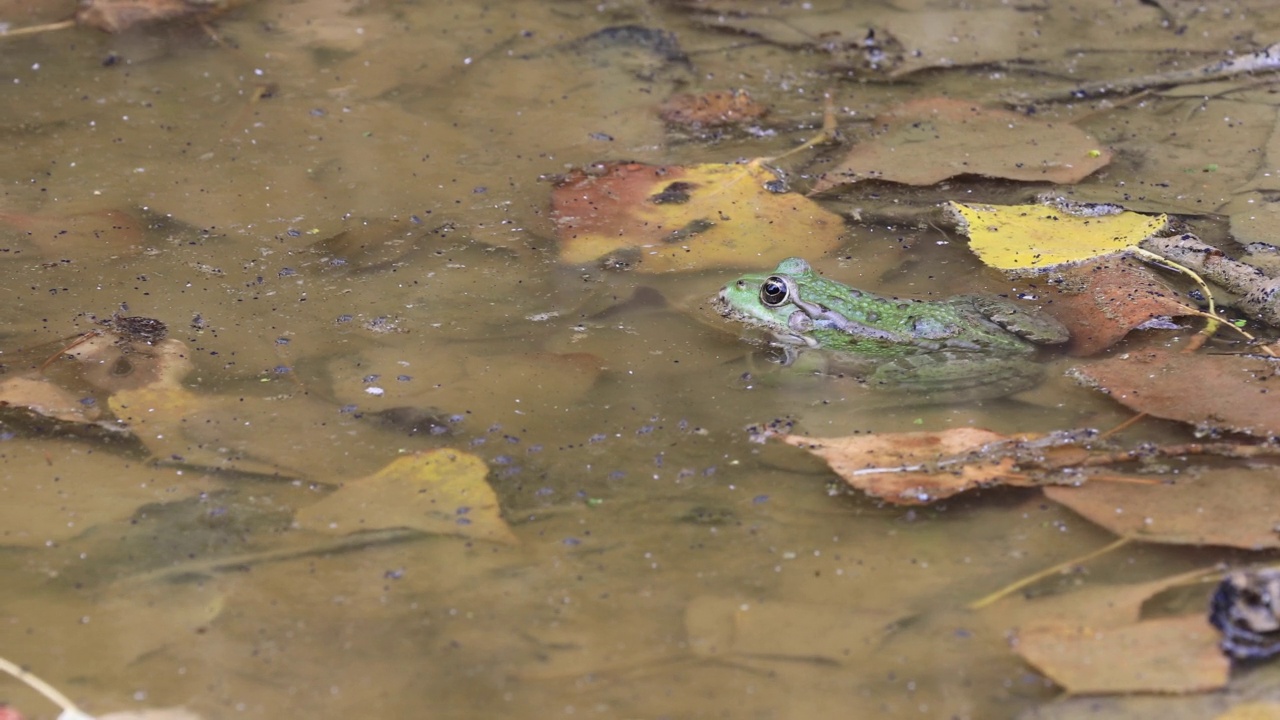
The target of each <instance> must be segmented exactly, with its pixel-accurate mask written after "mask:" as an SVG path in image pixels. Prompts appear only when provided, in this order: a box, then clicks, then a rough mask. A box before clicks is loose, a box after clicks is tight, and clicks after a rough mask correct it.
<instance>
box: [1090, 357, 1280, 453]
mask: <svg viewBox="0 0 1280 720" xmlns="http://www.w3.org/2000/svg"><path fill="white" fill-rule="evenodd" d="M1278 370H1280V367H1278V366H1277V365H1276V363H1275V361H1274V360H1268V359H1265V358H1261V357H1246V356H1243V355H1210V354H1207V353H1203V352H1200V353H1182V352H1177V351H1176V350H1172V349H1170V348H1166V347H1150V348H1143V349H1141V350H1134V351H1132V352H1128V353H1125V354H1123V355H1116V356H1114V357H1109V358H1107V359H1105V360H1100V361H1098V362H1094V363H1090V364H1088V365H1083V366H1081V367H1078V368H1076V369H1075V370H1074V373H1075V375H1076V376H1077V378H1078V379H1080V380H1081V381H1082V382H1084V383H1086V384H1088V385H1091V386H1093V387H1095V388H1097V389H1099V390H1101V391H1103V392H1105V393H1107V394H1108V395H1110V396H1111V397H1112V398H1113V399H1114V400H1116V401H1117V402H1119V403H1121V404H1122V405H1124V406H1125V407H1128V408H1130V409H1132V410H1134V411H1136V412H1144V413H1147V414H1149V415H1154V416H1155V417H1159V418H1165V419H1168V420H1179V421H1181V422H1185V423H1190V424H1193V425H1196V426H1199V427H1206V428H1212V429H1216V430H1230V431H1233V432H1243V433H1249V434H1251V435H1258V436H1266V437H1274V436H1277V435H1280V402H1277V401H1276V399H1275V398H1273V397H1272V396H1271V390H1273V389H1275V388H1276V387H1280V386H1277V385H1276V382H1275V381H1274V378H1275V377H1276V374H1277V371H1278Z"/></svg>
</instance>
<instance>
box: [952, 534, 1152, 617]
mask: <svg viewBox="0 0 1280 720" xmlns="http://www.w3.org/2000/svg"><path fill="white" fill-rule="evenodd" d="M1130 542H1132V541H1131V540H1130V539H1129V538H1127V537H1122V538H1120V539H1119V540H1116V541H1115V542H1113V543H1111V544H1110V545H1107V546H1106V547H1102V548H1099V549H1097V550H1094V551H1093V552H1091V553H1088V554H1086V555H1082V556H1080V557H1078V558H1072V559H1071V560H1067V561H1066V562H1061V563H1058V564H1057V565H1054V566H1053V567H1050V568H1045V569H1044V570H1041V571H1040V572H1038V573H1035V574H1033V575H1028V576H1027V577H1024V578H1022V579H1021V580H1018V581H1017V582H1014V583H1010V584H1009V585H1005V586H1004V587H1002V588H1000V589H999V590H997V591H995V592H993V593H991V594H990V595H988V596H986V597H984V598H979V599H978V600H975V601H973V602H971V603H969V605H968V609H970V610H981V609H982V608H984V607H986V606H988V605H991V604H992V603H994V602H996V601H997V600H1001V599H1003V598H1004V597H1005V596H1007V595H1011V594H1013V593H1015V592H1017V591H1019V590H1021V589H1022V588H1024V587H1027V586H1028V585H1031V584H1033V583H1036V582H1039V581H1040V580H1042V579H1044V578H1046V577H1049V576H1050V575H1056V574H1058V573H1060V572H1062V571H1063V570H1066V569H1067V568H1070V567H1074V566H1076V565H1080V564H1082V563H1086V562H1088V561H1090V560H1092V559H1094V558H1096V557H1100V556H1102V555H1106V554H1107V553H1109V552H1111V551H1112V550H1118V549H1119V548H1122V547H1124V546H1125V545H1128V544H1129V543H1130Z"/></svg>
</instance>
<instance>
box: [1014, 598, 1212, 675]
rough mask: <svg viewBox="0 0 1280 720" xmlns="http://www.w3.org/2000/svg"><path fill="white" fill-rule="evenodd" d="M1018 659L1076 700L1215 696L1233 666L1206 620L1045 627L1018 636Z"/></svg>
mask: <svg viewBox="0 0 1280 720" xmlns="http://www.w3.org/2000/svg"><path fill="white" fill-rule="evenodd" d="M1015 649H1016V650H1017V653H1018V654H1019V655H1021V656H1022V657H1023V659H1025V660H1026V661H1027V662H1029V663H1031V664H1032V665H1034V666H1035V667H1036V668H1037V669H1039V670H1040V671H1041V672H1043V673H1044V674H1046V675H1048V676H1049V677H1050V678H1052V679H1053V681H1054V682H1056V683H1058V684H1059V685H1061V686H1062V687H1063V688H1065V689H1066V690H1067V692H1069V693H1071V694H1073V695H1080V694H1085V693H1133V692H1164V693H1187V692H1202V691H1205V690H1215V689H1218V688H1221V687H1224V686H1225V685H1226V684H1227V678H1228V674H1229V673H1230V671H1231V663H1230V662H1229V661H1228V660H1227V658H1226V657H1224V656H1223V655H1222V653H1221V652H1220V651H1219V650H1218V636H1217V633H1216V632H1215V631H1214V630H1213V628H1212V627H1211V626H1210V625H1209V623H1208V622H1207V621H1206V620H1205V618H1204V615H1203V614H1196V615H1188V616H1184V617H1172V618H1161V619H1158V620H1147V621H1144V622H1138V623H1134V624H1132V625H1127V626H1121V627H1110V628H1106V629H1093V628H1089V627H1082V626H1080V625H1078V624H1064V625H1044V626H1041V627H1037V628H1031V629H1028V630H1024V631H1022V632H1020V633H1018V642H1017V644H1016V645H1015Z"/></svg>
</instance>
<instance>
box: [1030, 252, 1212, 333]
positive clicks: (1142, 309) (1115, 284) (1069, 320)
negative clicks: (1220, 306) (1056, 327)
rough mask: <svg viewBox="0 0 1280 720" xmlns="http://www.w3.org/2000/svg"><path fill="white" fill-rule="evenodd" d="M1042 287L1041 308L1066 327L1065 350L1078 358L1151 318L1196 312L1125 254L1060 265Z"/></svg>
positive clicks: (1141, 265)
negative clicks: (1053, 279) (1058, 274)
mask: <svg viewBox="0 0 1280 720" xmlns="http://www.w3.org/2000/svg"><path fill="white" fill-rule="evenodd" d="M1041 291H1042V292H1043V293H1044V294H1043V296H1042V298H1041V300H1042V301H1043V302H1044V304H1045V307H1046V309H1047V310H1049V311H1050V312H1051V313H1052V314H1053V316H1054V317H1055V318H1057V319H1058V321H1059V322H1061V323H1062V324H1063V325H1066V326H1067V329H1068V330H1070V331H1071V340H1070V341H1069V342H1068V344H1067V352H1068V353H1070V354H1071V355H1075V356H1078V357H1083V356H1088V355H1093V354H1096V353H1098V352H1100V351H1102V350H1105V349H1106V348H1109V347H1111V346H1112V345H1114V344H1115V343H1117V342H1119V341H1120V339H1121V338H1123V337H1124V336H1125V335H1127V334H1128V333H1129V331H1131V330H1133V329H1134V328H1137V327H1139V326H1141V325H1143V324H1144V323H1147V322H1150V321H1151V320H1154V319H1156V318H1159V317H1169V316H1178V315H1186V314H1190V313H1195V312H1198V310H1196V309H1195V308H1192V307H1190V306H1188V305H1187V304H1186V303H1184V302H1183V301H1182V300H1180V299H1179V294H1178V293H1177V292H1176V291H1174V290H1173V289H1172V288H1170V287H1169V286H1168V285H1167V284H1165V282H1164V281H1163V280H1161V279H1160V277H1159V276H1158V275H1156V274H1155V273H1154V272H1152V271H1151V270H1150V269H1149V268H1148V267H1147V266H1146V265H1143V264H1142V263H1140V262H1138V261H1136V260H1130V259H1128V258H1105V259H1098V260H1094V261H1092V262H1087V263H1085V264H1083V265H1076V266H1072V267H1068V268H1064V269H1063V270H1062V271H1061V277H1060V282H1055V283H1054V284H1053V285H1052V286H1049V287H1045V288H1041Z"/></svg>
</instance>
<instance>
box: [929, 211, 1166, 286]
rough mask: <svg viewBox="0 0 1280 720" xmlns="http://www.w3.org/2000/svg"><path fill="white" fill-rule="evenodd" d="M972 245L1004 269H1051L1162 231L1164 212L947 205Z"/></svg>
mask: <svg viewBox="0 0 1280 720" xmlns="http://www.w3.org/2000/svg"><path fill="white" fill-rule="evenodd" d="M946 208H947V210H948V212H950V213H951V215H952V216H953V217H954V218H955V219H956V222H957V226H958V229H959V230H960V232H962V233H964V234H965V235H968V236H969V248H970V249H971V250H973V252H974V253H975V254H977V256H978V258H979V259H980V260H982V262H983V263H985V264H987V265H990V266H991V267H994V268H999V269H1001V270H1047V269H1049V268H1052V267H1054V266H1056V265H1063V264H1067V263H1076V262H1080V261H1083V260H1090V259H1093V258H1095V257H1098V256H1101V255H1108V254H1111V253H1116V252H1120V251H1122V250H1124V249H1126V248H1129V247H1134V246H1137V245H1138V243H1140V242H1142V241H1143V240H1145V239H1147V238H1149V237H1151V236H1152V235H1154V234H1156V233H1157V232H1159V231H1160V230H1162V229H1163V228H1164V227H1165V225H1166V224H1167V223H1168V217H1167V216H1165V215H1156V216H1150V215H1141V214H1138V213H1134V212H1128V211H1125V210H1123V209H1121V208H1119V207H1116V206H1111V205H1103V206H1097V205H1072V204H1068V203H1047V204H1039V205H965V204H963V203H958V202H948V203H947V204H946Z"/></svg>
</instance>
